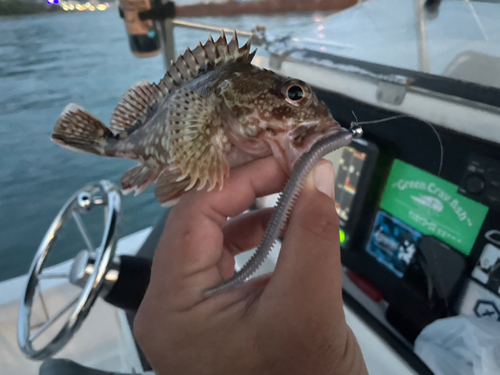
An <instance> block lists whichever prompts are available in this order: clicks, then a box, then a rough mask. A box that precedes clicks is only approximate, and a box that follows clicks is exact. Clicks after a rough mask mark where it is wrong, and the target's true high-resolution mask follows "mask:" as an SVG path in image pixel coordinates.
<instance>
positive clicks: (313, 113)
mask: <svg viewBox="0 0 500 375" xmlns="http://www.w3.org/2000/svg"><path fill="white" fill-rule="evenodd" d="M254 55H255V51H254V52H253V53H250V41H249V42H247V43H246V44H245V45H244V46H243V47H241V48H240V47H239V45H238V40H237V37H236V34H234V35H233V39H232V40H231V42H230V43H228V42H227V40H226V37H225V35H224V34H223V35H222V36H221V37H220V38H219V39H218V40H217V42H214V41H213V39H212V38H211V37H210V38H209V40H208V42H207V43H205V44H204V45H202V44H201V43H200V44H199V45H198V46H197V47H196V48H195V49H194V50H192V51H191V50H190V49H187V50H186V52H185V53H184V54H183V55H181V56H179V58H178V59H177V61H176V62H175V63H174V64H172V65H171V66H170V68H169V69H168V71H167V73H166V74H165V77H164V78H163V79H162V80H161V81H160V82H159V83H158V84H154V83H153V84H151V83H148V82H147V81H141V82H139V83H137V84H136V85H134V86H133V87H132V88H131V89H129V90H128V91H127V92H126V93H125V94H124V95H123V97H122V98H121V100H120V102H119V103H118V105H117V107H116V108H115V110H114V113H113V115H112V117H111V124H110V128H109V129H108V128H107V127H106V126H105V125H104V124H103V123H102V122H101V121H99V120H98V119H97V118H95V117H94V116H93V115H91V114H90V113H89V112H87V111H86V110H85V109H83V108H81V107H79V106H78V105H76V104H69V105H68V106H67V107H66V108H65V109H64V111H63V112H62V114H61V115H60V117H59V119H58V121H57V123H56V125H55V128H54V133H53V134H52V140H53V141H54V142H56V143H57V144H59V145H61V146H63V147H66V148H69V149H71V150H74V151H80V152H87V153H92V154H96V155H100V156H109V157H118V158H125V159H133V160H137V161H138V162H139V164H138V165H137V166H136V167H134V168H132V169H130V170H129V171H127V172H126V173H125V174H124V175H123V177H122V179H121V185H122V188H123V190H124V191H125V192H129V191H132V190H133V191H135V192H136V194H139V193H141V192H142V191H144V190H145V189H146V188H147V187H149V186H150V185H151V184H153V183H154V182H156V186H155V195H156V197H157V199H158V201H159V202H160V203H162V204H168V203H173V202H172V200H174V199H176V198H179V197H180V196H181V195H182V194H183V193H184V192H185V191H188V190H190V189H192V188H193V187H194V186H197V187H198V188H199V189H201V188H203V187H205V186H206V185H207V184H208V189H209V190H210V189H213V188H214V187H215V186H216V185H218V186H219V187H220V188H222V186H223V181H224V177H225V176H228V174H229V170H230V169H231V168H234V167H237V166H239V165H242V164H245V163H248V162H250V161H252V160H255V159H258V158H263V157H267V156H270V155H274V156H275V157H276V158H277V159H278V161H279V162H280V164H281V165H282V167H283V168H284V169H285V170H286V171H288V172H290V171H291V167H292V166H293V164H294V163H295V162H296V161H297V159H298V158H299V157H300V156H301V155H302V154H303V153H304V152H306V151H308V150H309V149H310V148H311V146H312V145H313V144H314V143H315V142H316V141H318V140H319V139H321V138H323V137H325V136H328V135H331V134H333V133H336V132H338V131H339V130H340V125H339V124H338V123H337V122H336V121H335V120H334V119H333V118H332V116H331V114H330V111H329V110H328V108H327V107H326V105H325V104H324V103H322V102H319V101H318V99H317V98H316V95H315V94H314V93H313V92H312V90H311V88H310V87H309V86H308V85H307V84H306V83H304V82H302V81H299V80H296V79H290V78H284V77H281V76H279V75H277V74H275V73H273V72H271V71H269V70H264V69H260V68H257V67H255V66H254V65H252V64H251V61H252V59H253V56H254Z"/></svg>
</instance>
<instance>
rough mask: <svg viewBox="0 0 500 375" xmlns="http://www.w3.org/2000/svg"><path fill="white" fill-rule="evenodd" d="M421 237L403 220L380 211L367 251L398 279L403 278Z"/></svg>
mask: <svg viewBox="0 0 500 375" xmlns="http://www.w3.org/2000/svg"><path fill="white" fill-rule="evenodd" d="M421 236H422V234H421V233H420V232H419V231H417V230H415V229H413V228H411V227H410V226H409V225H407V224H405V223H404V222H402V221H401V220H398V219H397V218H395V217H394V216H392V215H389V214H387V213H385V212H383V211H379V212H378V214H377V217H376V219H375V224H374V225H373V230H372V234H371V236H370V239H369V241H368V244H367V245H366V251H367V252H368V253H369V254H371V255H372V256H374V257H375V258H377V260H378V261H379V262H380V263H382V264H383V265H384V266H385V267H387V268H388V269H389V270H391V271H392V272H394V273H395V274H396V275H397V276H398V277H403V275H404V273H405V271H406V269H407V268H408V265H409V264H410V262H411V260H412V258H413V256H414V255H415V252H416V251H417V242H418V240H419V239H420V237H421Z"/></svg>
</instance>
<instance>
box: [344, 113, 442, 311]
mask: <svg viewBox="0 0 500 375" xmlns="http://www.w3.org/2000/svg"><path fill="white" fill-rule="evenodd" d="M351 112H352V115H353V116H354V119H355V121H353V122H352V123H351V126H353V125H373V124H379V123H381V122H386V121H392V120H397V119H400V118H411V119H414V120H417V121H421V122H423V123H425V124H427V125H428V126H429V127H430V128H431V129H432V131H433V132H434V134H435V135H436V138H437V140H438V141H439V149H440V154H441V155H440V156H441V158H440V161H439V170H438V173H437V176H438V177H440V176H441V172H442V169H443V160H444V147H443V141H442V139H441V136H440V135H439V133H438V131H437V130H436V127H435V126H434V125H432V124H431V123H430V122H427V121H425V120H422V119H419V118H416V117H413V116H409V115H396V116H391V117H386V118H383V119H379V120H372V121H358V117H357V116H356V114H355V113H354V111H351ZM421 255H422V254H421ZM432 255H433V258H434V264H436V265H437V264H438V260H437V257H436V254H435V252H434V251H433V252H432ZM422 256H423V255H422ZM423 263H424V264H423V266H424V267H425V266H426V264H427V261H426V260H425V258H424V262H423ZM425 273H426V277H427V288H428V290H427V293H428V297H429V299H430V298H432V295H433V293H432V289H433V288H434V283H433V282H432V279H433V278H432V277H431V276H430V274H429V273H428V272H425ZM437 284H438V285H437V287H439V288H441V293H442V294H443V295H444V285H443V283H442V282H441V281H440V280H439V278H438V280H437ZM444 304H445V309H446V315H447V316H450V312H449V310H450V307H449V304H448V301H447V300H446V297H445V298H444Z"/></svg>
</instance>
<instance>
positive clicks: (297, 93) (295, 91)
mask: <svg viewBox="0 0 500 375" xmlns="http://www.w3.org/2000/svg"><path fill="white" fill-rule="evenodd" d="M286 96H287V97H288V99H290V100H293V101H294V102H296V101H297V100H300V99H302V98H303V97H304V89H303V88H302V87H300V86H297V85H294V86H290V87H289V88H288V90H287V92H286Z"/></svg>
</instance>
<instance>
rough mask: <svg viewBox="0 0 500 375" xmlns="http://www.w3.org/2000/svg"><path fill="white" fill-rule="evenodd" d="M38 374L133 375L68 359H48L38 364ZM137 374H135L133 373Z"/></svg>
mask: <svg viewBox="0 0 500 375" xmlns="http://www.w3.org/2000/svg"><path fill="white" fill-rule="evenodd" d="M39 375H134V374H125V373H121V372H107V371H101V370H96V369H93V368H90V367H85V366H82V365H80V364H78V363H76V362H73V361H70V360H69V359H53V358H51V359H48V360H46V361H45V362H43V363H42V365H41V366H40V372H39ZM135 375H137V374H135Z"/></svg>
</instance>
